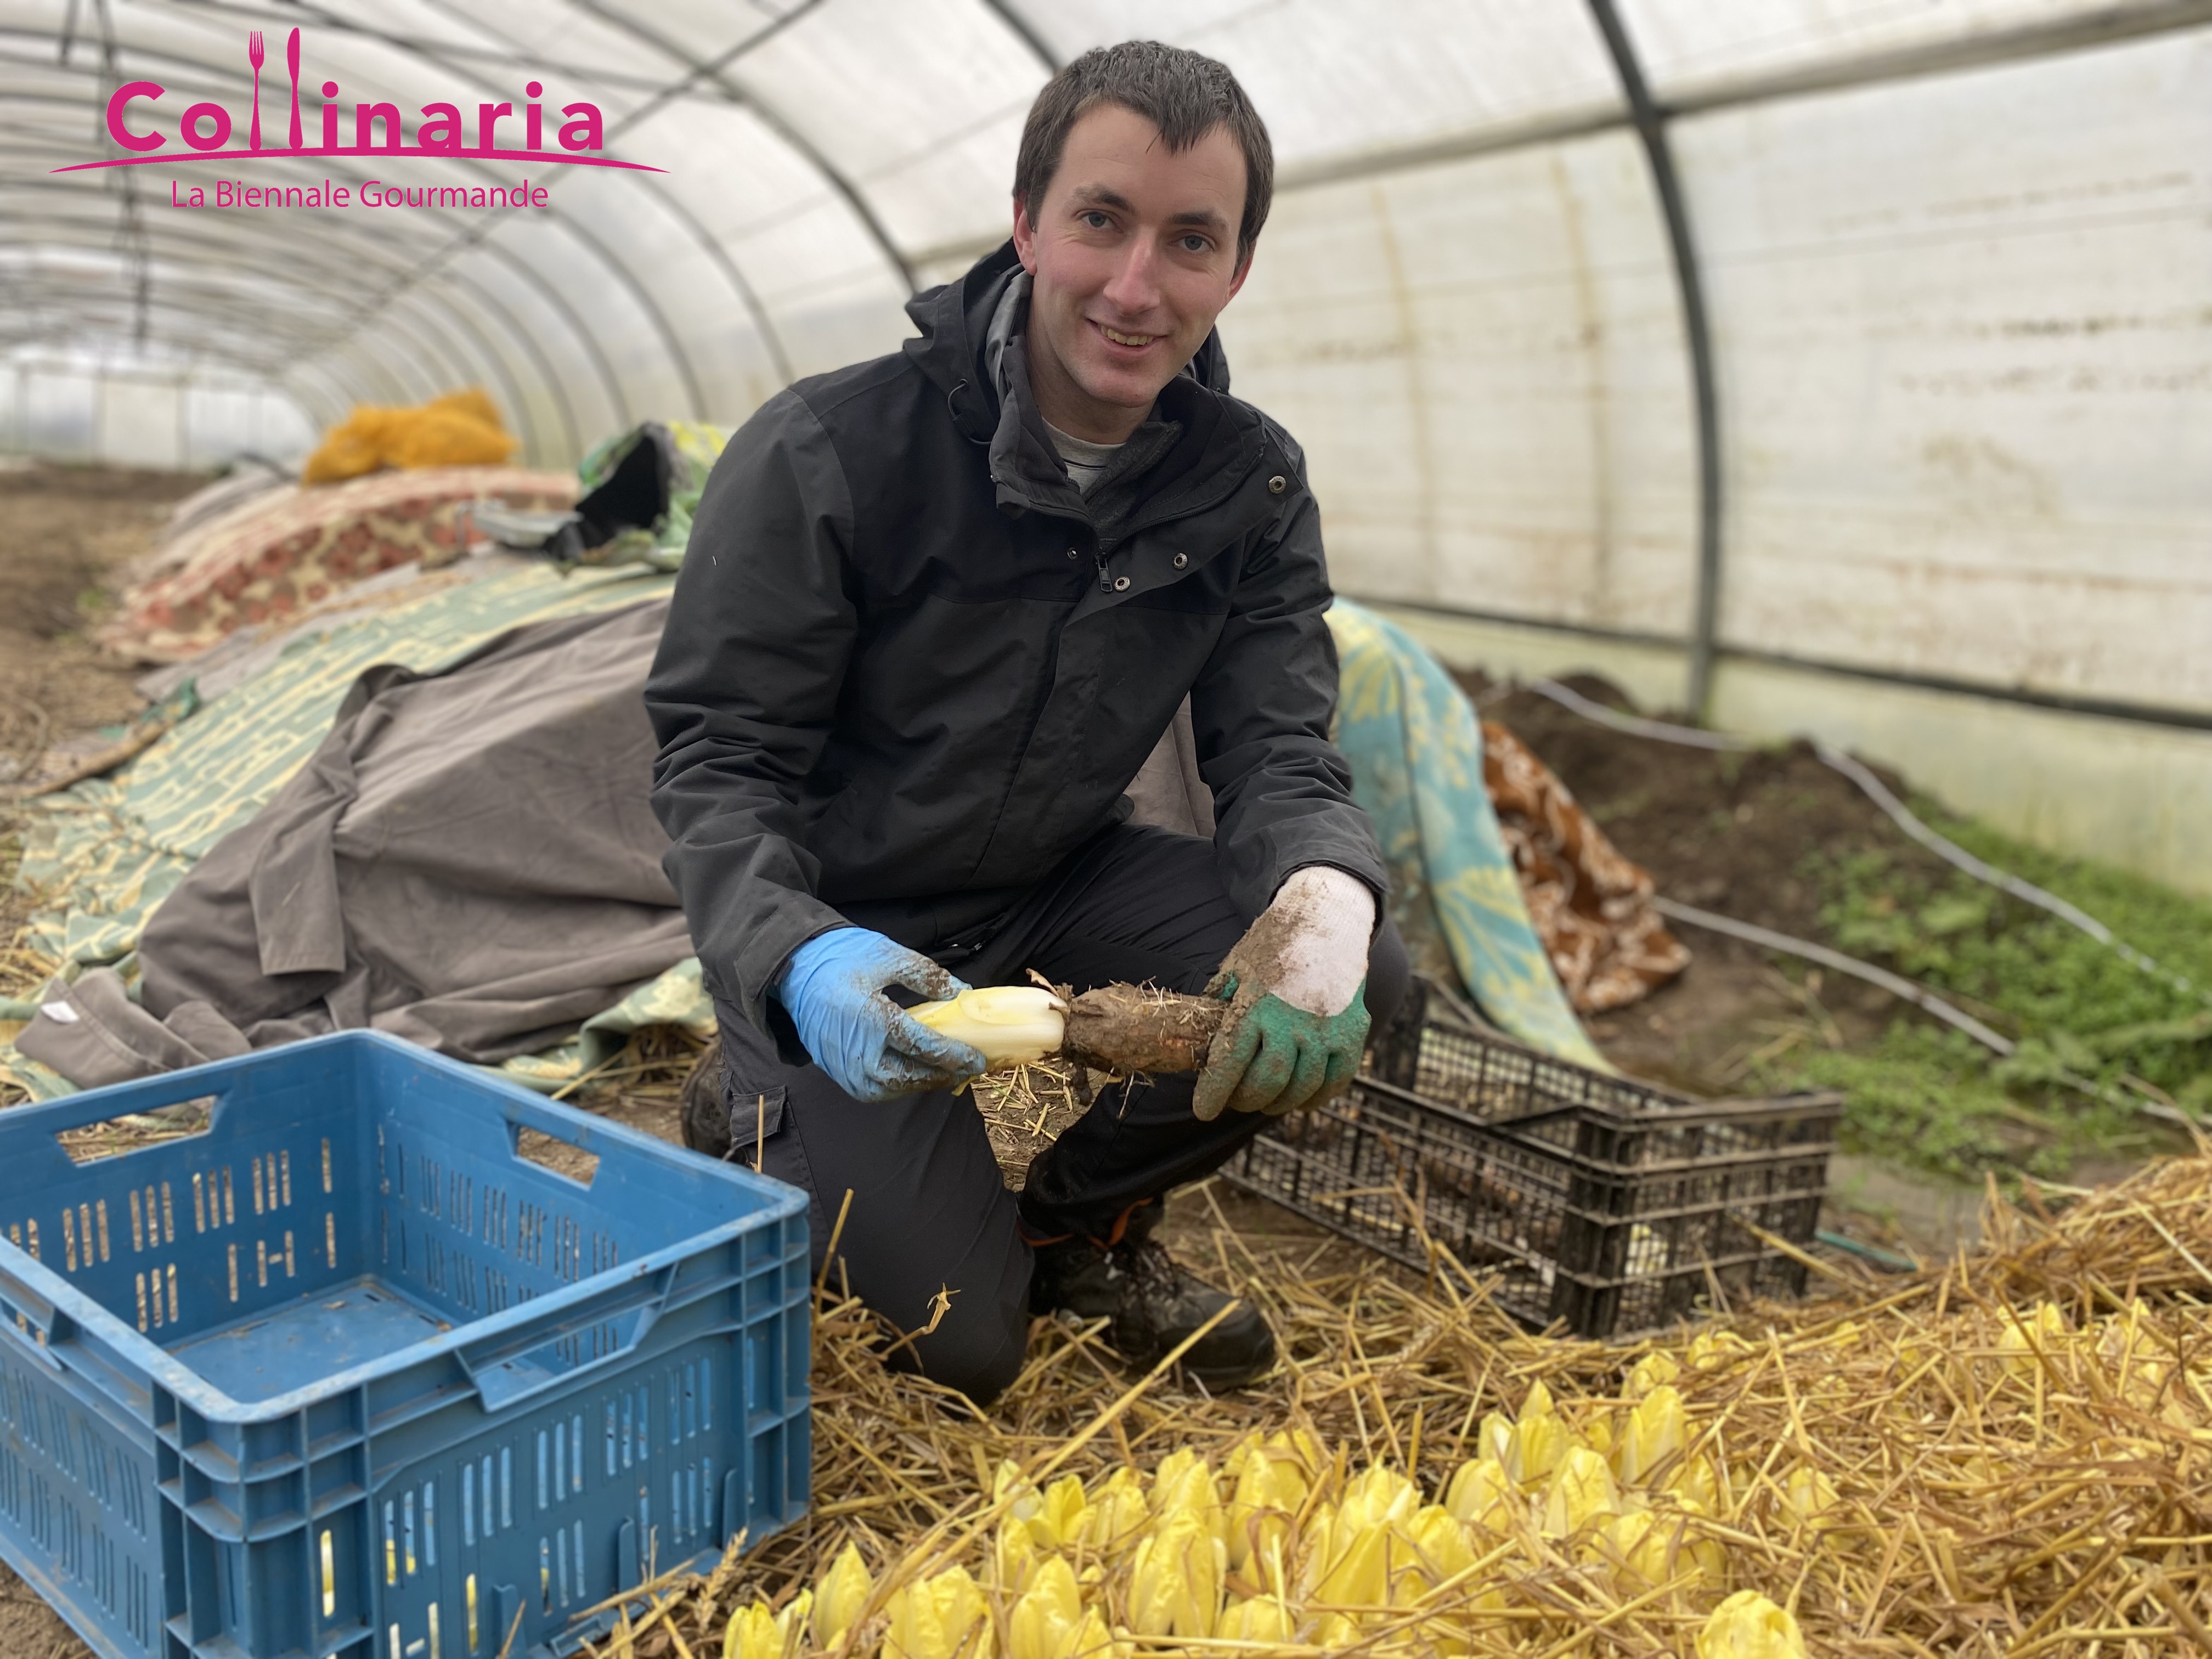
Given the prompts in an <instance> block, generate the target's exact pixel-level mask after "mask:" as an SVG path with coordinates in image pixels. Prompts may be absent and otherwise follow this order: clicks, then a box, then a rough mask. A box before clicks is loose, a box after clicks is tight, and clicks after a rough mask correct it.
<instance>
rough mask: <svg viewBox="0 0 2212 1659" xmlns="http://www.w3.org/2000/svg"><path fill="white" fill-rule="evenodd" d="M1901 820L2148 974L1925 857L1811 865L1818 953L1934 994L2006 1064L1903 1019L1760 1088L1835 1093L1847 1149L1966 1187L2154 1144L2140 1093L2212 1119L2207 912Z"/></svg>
mask: <svg viewBox="0 0 2212 1659" xmlns="http://www.w3.org/2000/svg"><path fill="white" fill-rule="evenodd" d="M1914 811H1917V813H1919V815H1920V816H1921V817H1922V818H1923V819H1924V820H1925V821H1927V822H1928V823H1930V824H1933V825H1934V826H1935V827H1936V828H1937V829H1940V830H1941V831H1942V833H1943V834H1944V835H1946V836H1949V837H1950V838H1951V839H1952V840H1953V841H1954V842H1957V843H1958V844H1959V845H1960V846H1961V847H1964V848H1966V849H1967V850H1968V851H1969V852H1972V853H1973V854H1977V855H1978V856H1979V857H1980V858H1982V859H1984V860H1987V861H1988V862H1989V863H1991V864H1994V865H1996V866H1997V867H1998V868H2000V869H2003V870H2008V871H2010V872H2012V873H2014V874H2015V875H2018V876H2021V877H2022V878H2025V879H2027V881H2030V882H2033V884H2036V885H2037V886H2039V887H2041V888H2043V889H2045V890H2047V891H2049V892H2051V893H2055V894H2057V896H2059V897H2061V898H2063V899H2066V900H2068V901H2069V902H2072V903H2074V904H2075V905H2077V906H2079V907H2080V908H2081V909H2083V910H2085V911H2087V913H2088V914H2089V915H2092V916H2094V917H2096V918H2097V919H2098V920H2100V921H2102V922H2104V923H2105V924H2106V926H2107V927H2110V928H2111V929H2112V932H2113V933H2115V934H2117V935H2118V937H2119V938H2120V939H2124V940H2125V941H2126V942H2127V943H2129V944H2130V945H2134V946H2135V947H2136V949H2137V950H2138V951H2142V952H2144V953H2145V954H2147V955H2148V956H2149V957H2152V958H2154V960H2155V961H2156V962H2157V963H2159V965H2160V969H2162V970H2163V972H2161V973H2160V974H2156V975H2154V974H2150V973H2146V972H2144V971H2143V970H2142V969H2140V968H2137V967H2136V966H2134V965H2132V964H2131V963H2129V962H2128V961H2127V960H2126V959H2125V958H2124V957H2122V956H2121V955H2120V954H2119V953H2118V952H2117V951H2112V950H2111V949H2109V948H2107V947H2106V946H2105V945H2100V944H2099V943H2098V942H2097V941H2096V940H2095V939H2092V938H2090V937H2089V936H2088V935H2087V934H2086V933H2082V932H2081V930H2080V929H2078V928H2076V927H2073V926H2072V925H2071V924H2070V923H2068V922H2066V921H2063V920H2061V919H2060V918H2058V917H2057V916H2054V915H2051V914H2049V913H2048V912H2047V911H2045V910H2042V909H2039V908H2035V907H2033V906H2032V905H2029V904H2027V903H2026V902H2022V901H2021V900H2018V899H2015V898H2013V897H2011V896H2008V895H2007V894H2005V893H2003V892H2001V891H2000V890H1997V889H1996V888H1993V887H1990V886H1989V885H1987V884H1984V883H1983V882H1980V881H1977V880H1976V879H1974V878H1972V877H1971V876H1968V875H1966V873H1965V872H1960V871H1954V870H1950V869H1948V868H1942V869H1940V870H1931V869H1930V868H1929V860H1926V859H1925V858H1924V857H1923V856H1920V855H1917V854H1915V855H1914V856H1913V857H1911V858H1910V859H1905V858H1899V857H1895V856H1893V855H1891V854H1887V853H1882V852H1863V853H1855V854H1846V855H1841V856H1836V855H1829V854H1814V855H1813V856H1812V857H1810V858H1808V860H1806V863H1805V865H1804V866H1803V873H1804V874H1805V875H1806V876H1807V877H1808V878H1809V879H1811V880H1813V881H1814V882H1816V883H1817V884H1819V890H1820V893H1821V895H1822V899H1823V903H1822V908H1821V924H1822V933H1823V935H1824V936H1825V938H1826V940H1827V941H1828V942H1829V943H1830V944H1832V945H1834V946H1835V947H1836V948H1837V949H1838V950H1840V951H1848V952H1849V953H1850V954H1851V955H1853V956H1856V957H1864V958H1866V959H1868V960H1869V961H1873V962H1877V963H1881V964H1883V965H1884V966H1887V967H1890V968H1893V969H1895V970H1896V971H1898V972H1899V973H1901V974H1905V975H1908V976H1909V977H1911V978H1913V979H1915V980H1917V981H1920V982H1921V983H1923V984H1924V985H1927V986H1929V987H1932V988H1933V989H1935V990H1936V991H1938V992H1940V993H1941V994H1943V995H1944V996H1945V997H1947V998H1948V999H1949V1000H1952V1001H1954V1002H1955V1003H1957V1004H1958V1005H1959V1006H1960V1007H1962V1008H1964V1009H1966V1011H1967V1012H1970V1013H1972V1014H1974V1015H1976V1016H1977V1017H1978V1018H1981V1019H1982V1020H1983V1021H1984V1023H1986V1024H1990V1025H1991V1026H1993V1027H1995V1028H1996V1030H1999V1031H2000V1032H2002V1033H2003V1034H2004V1035H2006V1036H2009V1037H2011V1038H2012V1039H2013V1040H2014V1041H2015V1042H2016V1043H2017V1044H2018V1045H2019V1047H2018V1048H2017V1050H2016V1052H2015V1054H2013V1055H2012V1056H2011V1058H2009V1059H2004V1060H2001V1059H1999V1058H1998V1057H1997V1056H1996V1055H1995V1054H1992V1053H1990V1051H1989V1050H1988V1049H1987V1048H1984V1047H1982V1046H1981V1045H1980V1044H1978V1043H1977V1042H1974V1041H1973V1040H1972V1038H1970V1037H1968V1036H1966V1034H1965V1033H1963V1032H1960V1031H1954V1030H1950V1029H1948V1027H1944V1026H1941V1025H1937V1024H1934V1023H1932V1022H1930V1021H1929V1020H1928V1019H1927V1018H1925V1017H1924V1016H1921V1015H1918V1014H1901V1015H1900V1016H1899V1018H1897V1019H1895V1020H1894V1021H1893V1022H1892V1024H1890V1026H1889V1027H1888V1029H1887V1031H1886V1032H1885V1033H1884V1034H1883V1036H1881V1039H1880V1041H1879V1042H1876V1043H1875V1045H1874V1046H1873V1047H1872V1048H1870V1049H1869V1048H1860V1049H1857V1050H1852V1049H1848V1048H1841V1047H1833V1048H1821V1047H1817V1046H1815V1047H1812V1048H1809V1049H1808V1048H1799V1049H1797V1050H1796V1051H1795V1052H1793V1053H1792V1054H1790V1055H1789V1056H1788V1057H1787V1058H1786V1060H1778V1062H1777V1063H1776V1064H1774V1065H1772V1066H1769V1067H1767V1068H1766V1070H1765V1073H1764V1074H1763V1075H1762V1078H1761V1081H1762V1083H1763V1084H1765V1085H1767V1086H1771V1087H1823V1088H1838V1089H1842V1090H1844V1091H1847V1093H1848V1094H1849V1097H1850V1107H1849V1109H1848V1110H1847V1113H1846V1115H1845V1120H1844V1140H1845V1144H1846V1145H1847V1146H1850V1147H1851V1148H1853V1149H1854V1150H1861V1151H1868V1152H1877V1153H1881V1154H1883V1155H1886V1156H1889V1157H1892V1158H1901V1159H1903V1160H1904V1161H1905V1162H1907V1163H1910V1164H1917V1165H1919V1166H1920V1167H1922V1168H1924V1169H1927V1170H1931V1171H1934V1172H1936V1173H1940V1174H1944V1175H1948V1176H1957V1177H1965V1178H1973V1179H1978V1178H1979V1176H1980V1174H1981V1172H1982V1171H1984V1170H1997V1171H1999V1172H2000V1174H2001V1175H2009V1174H2011V1173H2013V1172H2016V1171H2023V1170H2024V1171H2025V1172H2027V1173H2028V1174H2031V1175H2035V1176H2044V1177H2046V1178H2053V1179H2063V1178H2064V1177H2065V1176H2067V1174H2068V1173H2069V1171H2071V1170H2073V1169H2074V1168H2075V1165H2076V1164H2079V1163H2080V1162H2081V1160H2082V1159H2084V1158H2098V1157H2112V1156H2122V1155H2126V1154H2128V1153H2130V1152H2137V1151H2142V1150H2146V1149H2148V1147H2150V1146H2152V1145H2154V1142H2155V1140H2156V1139H2157V1137H2156V1136H2155V1135H2154V1134H2153V1133H2147V1124H2146V1121H2145V1119H2144V1118H2143V1116H2142V1114H2141V1112H2140V1111H2139V1110H2138V1109H2137V1107H2136V1102H2137V1101H2140V1100H2142V1099H2158V1098H2161V1097H2162V1098H2163V1099H2165V1100H2166V1101H2168V1102H2171V1103H2175V1104H2178V1105H2179V1106H2180V1107H2181V1108H2182V1109H2184V1110H2185V1111H2187V1112H2190V1113H2191V1114H2192V1115H2197V1116H2199V1117H2203V1118H2206V1119H2212V902H2206V901H2203V900H2201V899H2193V898H2190V897H2187V896H2184V895H2182V894H2179V893H2177V892H2175V891H2173V890H2172V889H2169V888H2166V887H2164V886H2161V885H2160V884H2158V883H2156V882H2154V881H2151V880H2149V879H2148V878H2145V877H2142V876H2138V875H2134V874H2131V873H2130V872H2127V871H2124V870H2120V869H2117V868H2114V867H2113V866H2109V865H2104V864H2100V863H2097V862H2094V861H2093V860H2087V859H2076V858H2069V857H2066V856H2064V855H2063V854H2054V853H2050V852H2046V851H2044V850H2043V849H2041V848H2035V847H2031V846H2029V845H2027V843H2025V842H2020V841H2016V840H2015V839H2013V838H2012V837H2011V836H2006V835H2003V834H2002V833H2000V832H1998V831H1996V830H1995V829H1990V828H1989V827H1988V826H1987V825H1985V824H1981V823H1975V822H1973V821H1972V820H1971V819H1966V818H1961V817H1954V816H1953V815H1951V814H1949V813H1947V812H1945V811H1943V810H1942V808H1941V807H1940V806H1937V805H1935V804H1934V803H1932V802H1929V801H1925V800H1922V801H1916V802H1915V803H1914ZM2176 976H2179V977H2180V978H2182V979H2185V980H2186V981H2189V982H2190V983H2189V984H2188V986H2187V987H2183V986H2180V985H2177V984H2176V983H2174V982H2173V981H2174V978H2175V977H2176ZM2082 1085H2088V1086H2087V1087H2086V1088H2085V1087H2084V1086H2082Z"/></svg>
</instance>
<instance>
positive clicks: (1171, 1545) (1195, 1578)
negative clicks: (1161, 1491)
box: [1129, 1509, 1228, 1637]
mask: <svg viewBox="0 0 2212 1659" xmlns="http://www.w3.org/2000/svg"><path fill="white" fill-rule="evenodd" d="M1226 1554H1227V1552H1226V1551H1225V1549H1224V1548H1223V1547H1222V1543H1221V1541H1220V1540H1219V1539H1218V1538H1217V1537H1215V1536H1214V1534H1213V1533H1212V1531H1211V1530H1210V1529H1209V1528H1207V1526H1206V1522H1205V1519H1204V1517H1203V1516H1200V1515H1199V1514H1198V1513H1197V1512H1195V1511H1194V1510H1187V1509H1178V1510H1170V1511H1169V1512H1168V1513H1167V1514H1166V1515H1165V1516H1162V1517H1161V1518H1160V1520H1159V1522H1158V1524H1157V1525H1156V1526H1155V1527H1154V1528H1153V1529H1152V1531H1151V1532H1150V1533H1149V1534H1147V1535H1146V1537H1145V1538H1143V1539H1142V1540H1140V1541H1139V1543H1138V1545H1137V1553H1136V1554H1135V1556H1134V1557H1133V1559H1132V1561H1131V1563H1130V1568H1129V1628H1130V1629H1131V1630H1133V1631H1134V1632H1137V1634H1138V1635H1139V1636H1182V1637H1193V1636H1211V1635H1212V1634H1213V1626H1214V1621H1215V1620H1217V1619H1218V1618H1219V1617H1220V1614H1221V1579H1222V1574H1223V1572H1224V1571H1225V1569H1226V1567H1227V1565H1228V1564H1227V1560H1226Z"/></svg>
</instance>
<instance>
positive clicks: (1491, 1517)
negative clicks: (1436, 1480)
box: [1444, 1457, 1527, 1538]
mask: <svg viewBox="0 0 2212 1659" xmlns="http://www.w3.org/2000/svg"><path fill="white" fill-rule="evenodd" d="M1444 1507H1445V1508H1446V1509H1447V1510H1450V1511H1451V1513H1452V1516H1453V1518H1454V1519H1455V1520H1459V1521H1463V1522H1466V1523H1467V1524H1468V1526H1470V1527H1477V1528H1480V1529H1481V1530H1483V1531H1484V1532H1486V1533H1489V1534H1491V1535H1492V1536H1493V1537H1497V1538H1504V1536H1505V1535H1506V1534H1509V1533H1510V1532H1511V1531H1512V1530H1513V1521H1514V1517H1515V1516H1517V1515H1519V1514H1520V1513H1521V1512H1522V1510H1524V1509H1525V1508H1526V1507H1527V1502H1526V1500H1525V1499H1524V1498H1522V1492H1521V1488H1520V1487H1518V1486H1515V1485H1514V1484H1513V1477H1512V1476H1511V1475H1510V1474H1506V1473H1505V1470H1504V1466H1503V1465H1501V1464H1499V1463H1497V1462H1493V1461H1492V1460H1491V1459H1489V1458H1487V1457H1477V1458H1474V1459H1472V1460H1470V1461H1469V1462H1465V1463H1462V1464H1461V1465H1460V1466H1459V1470H1458V1473H1456V1474H1454V1475H1453V1476H1452V1478H1451V1485H1450V1486H1448V1487H1446V1488H1445V1490H1444Z"/></svg>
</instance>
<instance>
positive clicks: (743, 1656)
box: [722, 1601, 784, 1659]
mask: <svg viewBox="0 0 2212 1659" xmlns="http://www.w3.org/2000/svg"><path fill="white" fill-rule="evenodd" d="M722 1659H784V1646H783V1632H782V1631H781V1629H779V1628H778V1627H777V1625H776V1620H775V1614H774V1613H770V1612H769V1610H768V1606H767V1604H766V1603H765V1602H761V1601H756V1602H754V1603H753V1604H752V1605H751V1606H750V1607H739V1608H738V1610H737V1611H736V1612H735V1613H732V1614H731V1615H730V1622H729V1625H728V1626H727V1627H726V1628H725V1629H724V1631H723V1632H722Z"/></svg>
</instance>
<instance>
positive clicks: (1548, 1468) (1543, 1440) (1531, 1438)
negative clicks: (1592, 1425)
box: [1498, 1411, 1575, 1487]
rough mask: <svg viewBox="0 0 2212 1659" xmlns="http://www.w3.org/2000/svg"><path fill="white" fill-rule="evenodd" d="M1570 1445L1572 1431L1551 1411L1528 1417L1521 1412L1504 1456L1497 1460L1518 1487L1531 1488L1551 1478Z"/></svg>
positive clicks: (1528, 1414)
mask: <svg viewBox="0 0 2212 1659" xmlns="http://www.w3.org/2000/svg"><path fill="white" fill-rule="evenodd" d="M1574 1443H1575V1436H1574V1431H1573V1430H1571V1429H1570V1428H1569V1427H1568V1426H1567V1425H1565V1423H1563V1422H1561V1421H1560V1420H1559V1418H1558V1417H1556V1416H1554V1415H1553V1413H1551V1412H1549V1411H1545V1412H1541V1413H1536V1414H1534V1415H1531V1414H1530V1413H1528V1412H1526V1411H1524V1412H1522V1414H1521V1420H1520V1421H1519V1422H1517V1423H1516V1424H1515V1425H1513V1432H1512V1435H1511V1436H1510V1437H1509V1438H1508V1440H1507V1441H1506V1444H1505V1455H1504V1456H1503V1457H1501V1458H1500V1459H1499V1460H1498V1461H1499V1462H1501V1463H1503V1464H1504V1466H1505V1473H1506V1474H1510V1475H1511V1476H1512V1477H1513V1478H1514V1479H1515V1480H1517V1481H1519V1482H1520V1483H1521V1485H1522V1486H1529V1487H1533V1486H1540V1485H1541V1484H1542V1483H1543V1482H1544V1481H1546V1480H1548V1479H1550V1478H1551V1474H1552V1471H1553V1469H1556V1468H1559V1463H1560V1461H1561V1460H1562V1459H1563V1458H1565V1456H1566V1455H1567V1450H1568V1448H1570V1447H1571V1446H1572V1445H1573V1444H1574Z"/></svg>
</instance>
